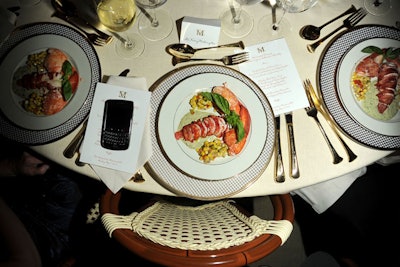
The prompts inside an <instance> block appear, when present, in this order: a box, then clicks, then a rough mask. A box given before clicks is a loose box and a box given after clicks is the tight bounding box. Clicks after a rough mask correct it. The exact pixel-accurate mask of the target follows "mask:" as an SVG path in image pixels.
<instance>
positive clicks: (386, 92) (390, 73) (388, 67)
mask: <svg viewBox="0 0 400 267" xmlns="http://www.w3.org/2000/svg"><path fill="white" fill-rule="evenodd" d="M398 80H399V68H398V67H397V65H396V64H394V63H393V62H384V63H382V65H381V66H380V68H379V73H378V82H377V83H376V88H377V89H378V91H379V93H378V94H377V96H378V100H379V103H378V111H379V112H380V113H383V112H385V110H386V109H387V108H388V106H389V105H390V104H391V103H392V102H393V99H394V97H395V93H396V87H397V81H398Z"/></svg>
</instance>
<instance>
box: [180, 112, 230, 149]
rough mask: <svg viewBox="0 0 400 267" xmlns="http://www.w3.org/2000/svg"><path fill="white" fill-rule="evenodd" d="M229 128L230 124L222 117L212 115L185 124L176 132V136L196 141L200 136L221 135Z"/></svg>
mask: <svg viewBox="0 0 400 267" xmlns="http://www.w3.org/2000/svg"><path fill="white" fill-rule="evenodd" d="M227 128H228V124H227V123H226V122H225V120H224V119H223V118H222V117H220V116H215V115H210V116H208V117H205V118H202V119H199V120H196V121H194V122H192V123H190V124H187V125H185V126H183V127H182V129H181V130H180V131H177V132H175V138H176V139H177V140H179V139H184V140H185V141H189V142H194V141H196V140H197V139H199V138H200V137H207V136H211V135H215V136H216V137H221V136H222V134H223V133H224V132H225V131H226V129H227Z"/></svg>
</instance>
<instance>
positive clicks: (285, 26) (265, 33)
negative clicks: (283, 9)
mask: <svg viewBox="0 0 400 267" xmlns="http://www.w3.org/2000/svg"><path fill="white" fill-rule="evenodd" d="M278 22H279V25H278V26H277V27H275V28H274V27H273V25H272V15H268V16H264V17H262V18H261V19H260V22H259V23H258V34H259V35H260V36H261V37H263V38H267V40H275V39H279V38H282V37H285V36H287V35H288V34H290V32H291V31H292V26H291V25H290V23H289V21H288V20H287V19H285V18H282V19H281V20H280V21H279V20H278Z"/></svg>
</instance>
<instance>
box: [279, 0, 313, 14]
mask: <svg viewBox="0 0 400 267" xmlns="http://www.w3.org/2000/svg"><path fill="white" fill-rule="evenodd" d="M280 2H282V7H283V8H284V9H285V10H286V11H287V12H289V13H300V12H303V11H306V10H307V9H310V8H312V7H313V6H314V5H315V4H316V3H317V2H318V0H288V1H280ZM285 5H287V6H285Z"/></svg>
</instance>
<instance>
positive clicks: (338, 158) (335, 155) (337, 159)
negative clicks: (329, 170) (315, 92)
mask: <svg viewBox="0 0 400 267" xmlns="http://www.w3.org/2000/svg"><path fill="white" fill-rule="evenodd" d="M314 119H315V121H316V122H317V125H318V128H319V129H320V131H321V133H322V135H323V136H324V138H325V141H326V143H327V144H328V146H329V150H330V151H331V153H332V157H333V164H338V163H339V162H341V161H342V160H343V158H342V157H341V156H339V154H338V153H337V152H336V150H335V148H334V147H333V145H332V143H331V141H329V138H328V136H327V135H326V133H325V130H324V128H322V125H321V123H320V122H319V119H318V118H317V117H314Z"/></svg>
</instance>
